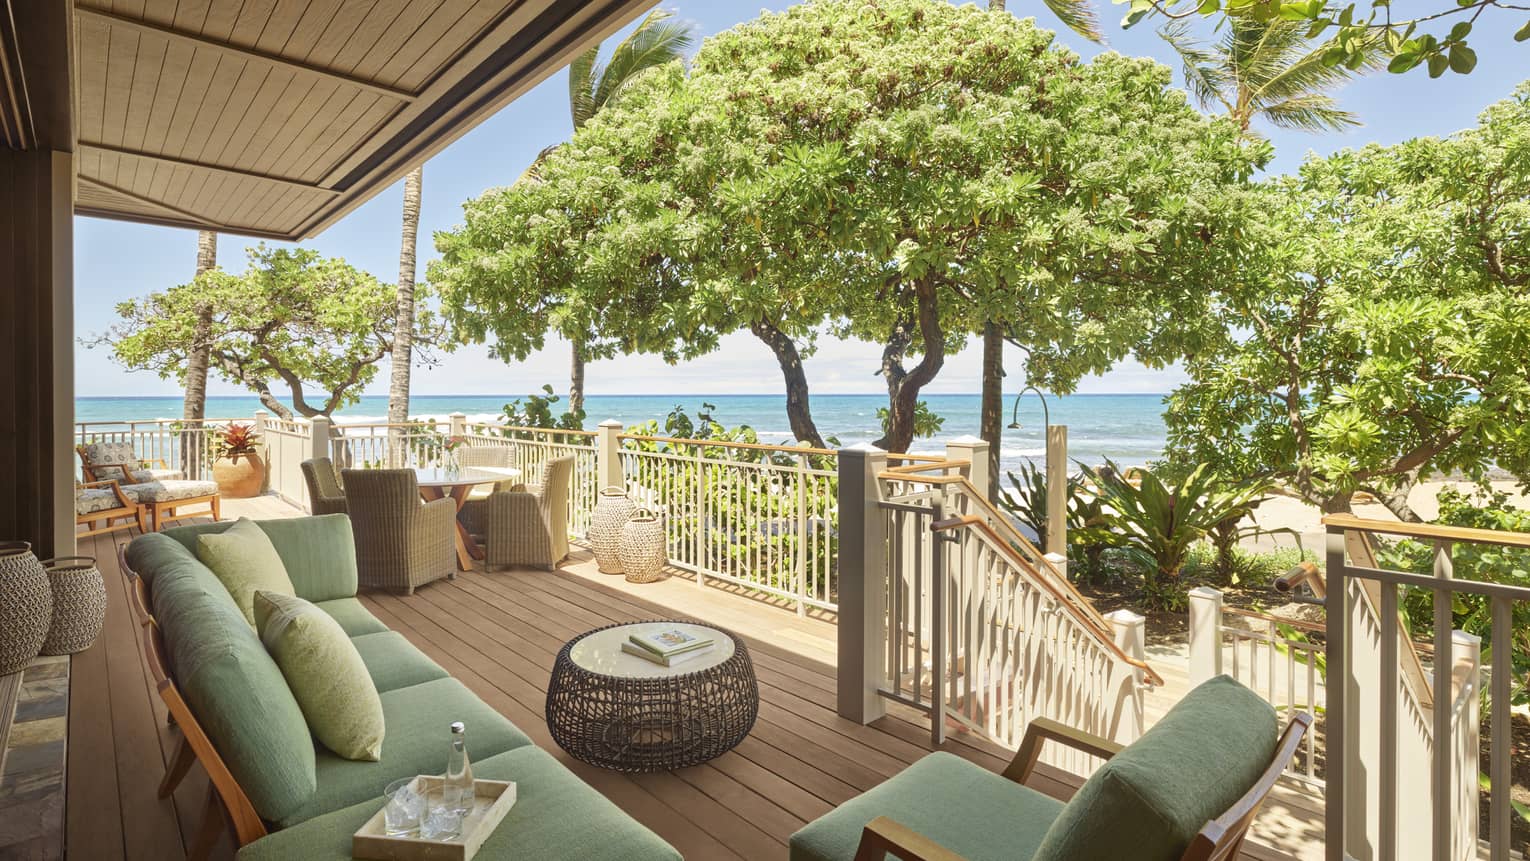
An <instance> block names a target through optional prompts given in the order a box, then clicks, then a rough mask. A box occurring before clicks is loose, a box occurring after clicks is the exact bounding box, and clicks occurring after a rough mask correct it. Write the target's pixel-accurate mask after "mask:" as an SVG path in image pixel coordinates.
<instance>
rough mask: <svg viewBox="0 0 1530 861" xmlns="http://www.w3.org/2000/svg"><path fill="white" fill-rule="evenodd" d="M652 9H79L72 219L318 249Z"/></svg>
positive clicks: (553, 4)
mask: <svg viewBox="0 0 1530 861" xmlns="http://www.w3.org/2000/svg"><path fill="white" fill-rule="evenodd" d="M655 1H656V0H520V2H515V0H76V3H75V35H76V45H75V84H74V88H75V130H76V134H77V137H78V140H77V144H76V155H77V165H78V174H79V185H78V191H77V195H76V201H75V211H76V212H77V213H79V214H82V215H98V216H105V217H109V218H124V219H129V220H133V221H146V222H152V223H161V224H172V225H179V226H184V227H194V228H205V229H212V230H217V231H220V232H227V233H240V234H248V235H252V236H261V237H268V238H273V239H294V240H295V239H303V238H306V237H309V236H312V235H314V234H315V233H318V232H319V231H321V230H323V229H324V228H325V227H327V226H329V225H330V224H332V223H334V222H335V221H336V220H337V219H339V218H340V217H341V216H343V215H345V214H346V213H347V212H349V211H350V210H352V209H354V208H355V207H356V206H358V205H360V204H361V203H362V202H364V201H365V200H366V199H367V198H369V197H371V196H372V195H373V194H376V193H377V192H378V191H380V190H382V189H383V188H386V187H387V186H388V185H390V184H391V183H393V182H394V181H396V180H397V179H398V178H400V177H402V176H403V175H404V174H405V173H407V172H409V171H410V170H411V169H413V168H414V167H415V166H416V165H418V164H420V163H421V162H423V161H424V160H425V159H427V158H429V157H430V156H431V155H433V154H434V153H436V152H437V151H439V150H441V149H442V148H444V147H445V146H446V145H448V144H450V143H451V142H452V141H454V140H456V139H457V138H458V137H461V136H462V135H463V134H465V133H466V132H467V131H468V130H469V129H471V128H472V127H473V126H475V125H477V124H478V123H479V122H482V121H483V120H484V119H486V118H487V117H488V116H489V115H491V114H492V113H494V112H495V111H497V110H498V109H499V108H501V107H503V106H504V105H506V104H508V103H509V102H510V101H512V100H514V99H515V98H516V97H517V96H519V95H521V94H522V93H524V92H526V91H527V90H528V89H530V88H531V87H533V86H535V85H536V84H537V83H538V82H540V81H541V80H543V79H544V78H546V77H547V76H548V75H550V74H552V73H553V72H555V71H557V70H558V69H561V68H562V67H563V66H565V65H567V64H568V62H569V60H571V59H572V58H573V57H574V56H576V55H577V54H579V53H580V52H581V51H583V50H585V49H586V48H587V47H589V46H590V45H591V44H593V43H594V42H596V41H599V40H601V39H603V38H605V37H607V36H609V35H611V34H612V33H613V32H615V31H616V30H618V29H620V28H621V27H622V26H623V25H625V24H627V23H628V22H630V21H631V20H632V19H634V18H635V17H636V16H637V15H639V14H640V13H642V12H643V11H645V10H646V9H647V8H648V7H650V6H652V5H653V4H654V2H655ZM496 167H497V169H499V170H501V171H504V170H507V169H510V168H506V167H505V166H503V165H499V166H496Z"/></svg>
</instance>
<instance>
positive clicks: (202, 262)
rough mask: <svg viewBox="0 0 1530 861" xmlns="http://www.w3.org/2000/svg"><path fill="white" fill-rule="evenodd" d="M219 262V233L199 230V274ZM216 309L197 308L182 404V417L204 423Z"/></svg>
mask: <svg viewBox="0 0 1530 861" xmlns="http://www.w3.org/2000/svg"><path fill="white" fill-rule="evenodd" d="M217 265H218V234H217V233H215V232H213V231H211V230H199V231H197V275H199V276H200V275H201V274H202V273H204V272H207V271H209V270H212V269H214V268H216V267H217ZM211 334H212V308H209V307H206V306H203V307H199V308H197V323H196V332H195V336H194V337H193V338H192V342H191V351H190V353H189V355H187V356H186V398H185V401H184V402H183V404H182V407H181V417H182V418H184V419H186V420H187V421H188V422H197V423H201V421H202V419H204V418H206V417H207V362H208V358H209V354H210V352H211V348H212V344H211V343H209V337H210V336H211Z"/></svg>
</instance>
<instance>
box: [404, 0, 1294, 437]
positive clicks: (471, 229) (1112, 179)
mask: <svg viewBox="0 0 1530 861" xmlns="http://www.w3.org/2000/svg"><path fill="white" fill-rule="evenodd" d="M1171 81H1172V76H1171V74H1170V72H1169V70H1168V69H1167V68H1165V67H1162V66H1159V65H1158V64H1156V63H1153V62H1151V61H1148V60H1140V59H1130V58H1125V57H1121V56H1119V55H1116V54H1111V53H1107V54H1105V55H1102V56H1101V57H1099V58H1096V59H1095V60H1093V61H1091V62H1089V63H1083V62H1081V61H1080V60H1079V59H1078V58H1077V57H1076V56H1075V55H1073V54H1071V53H1069V52H1067V51H1066V50H1063V49H1061V48H1059V47H1056V46H1054V45H1053V44H1052V37H1051V34H1049V33H1046V32H1044V31H1041V30H1038V29H1036V28H1035V27H1034V26H1033V25H1032V24H1031V23H1030V22H1027V21H1022V20H1019V19H1016V18H1014V17H1013V16H1010V15H1001V14H994V13H989V12H985V11H982V10H980V9H978V8H976V7H974V6H970V5H968V6H960V7H958V6H954V5H952V4H950V3H947V2H943V0H878V2H875V3H851V2H836V0H812V1H811V2H806V3H802V4H799V5H796V6H793V7H791V8H789V9H787V10H786V11H784V12H782V13H778V14H777V13H767V14H764V15H762V16H761V17H760V18H759V19H757V20H755V21H753V22H749V23H746V24H743V25H740V26H738V27H734V28H732V29H730V30H728V31H726V32H724V33H721V34H718V35H716V36H713V37H711V38H710V39H708V40H707V41H706V42H705V43H704V44H703V45H702V47H701V49H700V50H699V51H698V52H697V54H696V55H695V57H694V58H693V60H692V64H691V70H690V73H689V74H688V75H687V74H686V72H685V70H683V69H682V68H681V67H680V66H679V65H678V64H671V65H668V66H664V67H661V68H657V69H654V70H652V71H650V72H649V73H647V74H644V75H642V76H641V77H639V78H638V79H636V80H634V81H633V82H632V83H631V84H629V85H628V86H627V87H626V89H625V90H624V91H623V93H622V95H621V97H620V98H618V99H616V100H615V101H614V102H612V103H611V104H609V105H608V106H607V107H606V108H605V109H604V110H602V111H601V112H600V113H599V114H598V115H596V116H595V117H594V118H592V119H591V120H590V121H589V122H588V123H586V124H585V125H584V127H582V128H581V129H579V130H578V131H577V132H576V133H575V135H574V137H573V138H572V140H571V141H570V142H569V143H568V144H567V145H566V146H563V147H561V148H559V149H558V150H557V151H556V152H555V153H553V154H551V155H549V156H548V158H547V159H546V161H545V162H544V163H543V164H542V166H541V167H540V169H539V175H540V177H541V181H540V182H526V183H517V184H516V185H514V186H511V187H509V188H503V189H494V190H491V191H489V192H487V193H485V194H484V195H482V196H481V197H479V198H478V199H476V200H472V201H469V202H468V203H467V204H466V205H465V207H464V223H463V224H462V225H461V226H459V227H457V228H455V229H453V230H451V231H447V232H443V233H439V234H437V236H436V243H437V248H438V249H439V250H440V252H441V259H440V260H439V261H437V262H435V263H433V264H432V265H431V268H430V279H431V281H432V282H433V283H434V284H436V285H437V286H438V287H439V288H440V289H441V290H442V293H443V298H444V300H445V301H444V304H445V307H446V309H447V313H448V314H449V316H450V317H451V319H452V320H453V322H454V323H455V324H457V326H458V327H459V331H460V332H461V333H462V334H463V336H464V337H466V338H468V339H471V340H483V341H490V342H492V348H493V350H494V352H495V353H496V354H498V355H500V356H503V357H506V358H519V357H524V356H525V355H527V354H528V353H530V352H531V351H534V350H536V349H538V348H540V347H541V346H542V345H543V343H544V339H545V337H546V335H547V333H548V332H556V333H558V334H561V335H563V336H564V337H565V338H568V339H569V340H574V341H581V340H582V341H583V342H584V343H585V344H586V345H587V350H588V353H589V355H590V356H591V357H592V358H600V357H609V356H613V355H616V354H619V353H630V352H646V353H653V354H657V355H660V356H662V357H664V358H665V359H666V360H669V361H679V360H681V359H686V358H692V357H695V356H698V355H702V354H705V353H707V352H709V351H711V350H713V349H715V348H716V346H717V344H718V342H719V339H720V337H721V336H722V335H724V334H727V333H730V332H735V331H749V332H751V333H753V334H755V335H756V336H757V337H758V338H759V339H760V340H761V341H762V342H763V343H765V344H766V345H767V346H768V347H769V348H770V349H771V350H772V352H773V355H775V357H776V358H777V361H778V363H779V364H780V366H781V369H782V373H783V375H784V377H785V379H786V382H787V385H788V391H789V393H791V392H795V393H796V395H797V396H798V397H796V399H795V400H791V401H789V404H797V405H798V406H797V407H794V408H795V409H799V410H805V405H806V402H807V400H806V382H805V380H803V379H802V378H801V374H802V368H801V365H802V363H801V359H802V358H803V357H804V356H806V355H808V354H809V353H810V352H811V350H812V346H813V339H814V337H815V336H816V334H818V333H819V332H822V331H826V330H827V331H832V332H834V333H836V334H839V335H844V336H849V337H854V338H860V339H865V340H868V341H874V342H877V343H880V344H882V345H883V358H884V361H883V370H882V375H883V378H884V380H885V382H886V383H887V385H888V390H889V403H888V408H889V413H890V418H891V427H890V429H889V434H888V435H887V438H886V440H885V442H886V444H887V445H888V446H890V447H891V448H893V449H894V450H903V449H904V448H906V446H907V444H908V442H909V440H911V439H912V435H913V425H914V422H915V421H916V413H915V405H916V402H917V393H918V391H919V389H920V387H922V386H924V385H926V384H927V383H928V382H929V381H930V380H931V379H933V378H934V377H935V375H936V374H938V372H939V370H940V367H941V365H942V363H943V359H944V356H945V354H946V353H947V352H949V351H950V350H952V349H955V348H958V347H959V346H960V345H961V344H962V343H963V342H964V341H965V339H966V337H967V335H968V334H969V333H971V332H974V331H977V330H978V329H979V328H980V327H981V326H982V325H983V324H984V323H985V322H987V321H995V322H998V323H1000V324H1002V325H1003V327H1004V329H1005V331H1006V333H1007V335H1008V337H1010V339H1011V340H1012V341H1013V342H1015V343H1017V344H1019V345H1021V346H1024V347H1026V348H1028V349H1029V350H1030V351H1031V352H1030V356H1031V358H1030V363H1029V367H1028V369H1027V372H1028V374H1029V376H1030V378H1031V379H1032V380H1033V381H1035V382H1037V383H1038V384H1040V385H1043V386H1046V387H1048V388H1051V389H1053V390H1056V391H1060V392H1066V391H1068V390H1070V389H1071V388H1072V387H1073V386H1074V385H1076V382H1077V380H1078V379H1079V378H1080V377H1081V376H1083V375H1085V374H1088V373H1092V372H1096V371H1100V370H1104V369H1106V368H1108V367H1110V365H1111V364H1112V363H1113V362H1115V361H1116V360H1118V359H1119V358H1121V357H1123V356H1125V355H1127V354H1130V353H1133V352H1136V353H1137V354H1138V355H1139V357H1141V358H1142V359H1143V360H1144V361H1147V362H1149V363H1152V364H1159V363H1163V362H1167V361H1170V360H1172V359H1174V358H1176V357H1177V356H1178V355H1179V354H1180V353H1182V352H1183V348H1184V344H1183V338H1182V336H1181V333H1183V332H1184V330H1185V327H1184V326H1182V325H1178V324H1177V323H1176V321H1180V320H1193V319H1194V318H1195V316H1196V315H1195V313H1194V309H1195V308H1197V307H1199V305H1200V304H1201V303H1203V302H1204V301H1205V297H1206V296H1207V295H1208V294H1209V292H1210V289H1211V287H1212V286H1213V285H1214V284H1216V283H1219V282H1220V281H1221V280H1223V279H1224V278H1225V273H1226V271H1227V269H1228V268H1229V267H1230V266H1231V265H1232V261H1233V256H1232V255H1233V254H1234V252H1235V251H1236V249H1237V247H1238V245H1239V242H1240V240H1239V238H1238V237H1239V235H1240V232H1241V227H1240V225H1241V222H1242V221H1243V220H1245V219H1246V218H1247V212H1246V211H1245V209H1244V203H1245V201H1244V198H1243V195H1242V193H1241V192H1240V190H1239V189H1240V186H1241V184H1242V183H1243V181H1244V180H1245V179H1246V178H1247V177H1248V176H1249V175H1250V174H1251V173H1252V171H1253V170H1254V169H1255V167H1256V166H1257V165H1258V164H1260V163H1262V161H1263V160H1264V159H1266V158H1267V157H1268V153H1269V150H1268V147H1267V146H1266V145H1263V144H1258V143H1249V142H1245V141H1240V139H1239V135H1238V130H1237V129H1236V127H1235V126H1234V125H1233V124H1231V123H1229V122H1226V121H1212V120H1208V119H1206V118H1204V117H1202V116H1200V115H1199V114H1198V113H1197V112H1196V111H1195V110H1194V109H1193V108H1192V107H1191V106H1190V105H1189V104H1187V103H1186V100H1185V98H1184V96H1183V94H1182V93H1180V92H1178V91H1176V90H1174V89H1173V88H1172V86H1171ZM915 356H917V357H918V362H917V364H912V362H913V358H912V357H915ZM910 365H911V366H910ZM793 386H795V389H794V388H793ZM798 418H801V416H798V417H795V418H794V420H793V431H794V432H796V433H797V434H798V436H799V438H807V437H806V436H804V435H805V434H815V433H816V431H814V430H812V429H811V424H810V421H809V422H799V421H798Z"/></svg>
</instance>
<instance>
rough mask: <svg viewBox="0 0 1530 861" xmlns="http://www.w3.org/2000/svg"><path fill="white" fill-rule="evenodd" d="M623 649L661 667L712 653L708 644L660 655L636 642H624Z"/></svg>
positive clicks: (675, 664)
mask: <svg viewBox="0 0 1530 861" xmlns="http://www.w3.org/2000/svg"><path fill="white" fill-rule="evenodd" d="M622 651H623V652H626V653H627V654H629V655H633V656H636V657H639V658H642V659H643V660H645V661H651V662H652V663H655V664H658V665H659V666H661V667H674V666H678V665H680V664H684V663H685V662H686V661H690V660H693V659H695V658H700V657H703V656H705V655H708V654H711V652H712V646H711V645H710V644H708V645H705V646H702V647H700V648H696V649H688V650H686V651H684V652H677V653H675V654H673V655H658V654H654V653H653V652H650V651H648V650H647V649H645V648H643V647H642V646H639V645H637V644H636V643H622Z"/></svg>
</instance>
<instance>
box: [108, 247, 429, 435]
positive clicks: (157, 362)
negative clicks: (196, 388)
mask: <svg viewBox="0 0 1530 861" xmlns="http://www.w3.org/2000/svg"><path fill="white" fill-rule="evenodd" d="M396 293H397V291H396V290H395V289H394V287H393V285H391V284H384V283H382V282H380V281H378V280H377V279H376V278H374V277H372V276H371V275H368V274H367V273H365V272H362V271H361V270H359V269H357V268H355V267H353V266H351V265H350V264H348V263H346V262H345V261H344V260H341V259H339V258H326V257H322V256H320V255H319V253H318V252H316V251H311V250H308V249H304V248H295V249H273V248H267V247H265V246H264V245H261V246H259V247H256V248H252V249H250V252H249V268H248V269H246V271H245V272H244V273H242V274H239V275H231V274H229V273H227V272H224V271H223V270H221V269H214V270H211V271H208V272H205V273H203V274H201V275H199V276H197V278H196V279H195V280H193V281H191V282H188V283H186V284H181V285H179V286H176V287H172V288H170V289H168V290H165V291H162V292H157V293H151V294H149V295H148V296H146V297H144V298H143V299H138V300H133V301H128V302H123V303H121V304H119V305H118V306H117V314H118V316H119V317H120V318H121V322H119V323H118V324H116V325H115V326H113V327H112V328H111V329H110V330H109V331H108V332H107V333H106V334H104V335H102V336H100V337H99V338H98V339H97V343H104V344H106V345H108V346H110V347H111V348H112V354H113V357H114V358H115V359H116V360H117V361H118V362H121V363H122V364H123V365H124V366H126V367H128V368H130V369H133V370H152V371H155V372H157V373H158V374H159V375H160V376H161V377H163V378H165V379H176V380H182V381H184V380H183V377H184V374H185V372H186V357H187V355H188V353H189V352H190V350H191V347H192V345H193V343H194V340H195V337H196V335H195V333H196V322H197V319H196V318H197V314H198V311H199V310H201V309H211V311H212V328H211V331H210V333H209V335H208V338H209V342H210V343H209V348H210V350H209V352H210V367H211V369H212V371H213V372H215V373H217V374H218V375H220V376H222V377H223V378H224V379H225V380H228V381H229V382H231V383H235V384H237V385H241V386H244V387H246V388H248V389H250V390H251V391H253V392H255V393H256V394H258V395H260V398H261V401H262V403H263V404H264V405H265V406H266V407H267V408H268V409H271V410H272V411H273V412H276V413H277V414H278V415H281V416H283V417H287V418H290V417H291V415H292V410H296V411H297V412H298V413H301V414H302V415H305V416H309V417H313V416H321V415H322V416H328V415H330V414H332V413H333V412H334V411H335V410H337V409H339V408H340V407H343V406H346V405H349V404H353V403H355V402H356V401H357V399H359V398H360V396H361V392H362V390H363V389H364V388H365V387H366V386H367V384H368V383H370V382H371V381H372V380H373V378H374V377H376V375H377V369H378V364H379V363H380V362H381V361H382V360H383V359H384V358H386V357H387V356H388V354H389V353H390V351H391V350H392V347H393V328H394V320H395V318H396V316H397V296H396ZM416 295H417V296H424V295H428V293H427V292H426V287H425V286H424V285H420V286H419V287H418V288H417V292H416ZM443 334H444V332H443V328H442V325H441V323H440V322H439V321H438V320H437V318H436V317H435V315H434V314H433V313H432V312H431V311H430V310H429V309H428V308H420V309H418V310H417V313H416V315H415V345H416V348H417V350H420V349H421V348H425V347H429V346H431V345H434V344H438V343H440V341H441V340H442V337H443ZM421 355H422V358H423V359H424V360H425V361H429V360H430V357H429V354H428V353H426V352H423V351H421ZM273 385H285V386H286V387H287V390H288V393H289V396H290V398H291V402H292V409H291V410H289V409H288V408H287V406H286V405H285V404H282V403H281V402H280V401H278V400H277V399H276V397H275V396H274V395H273V394H272V392H271V386H273ZM309 388H316V389H317V390H318V392H319V397H320V400H319V401H318V402H317V403H309V401H308V399H307V396H306V390H307V389H309Z"/></svg>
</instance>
